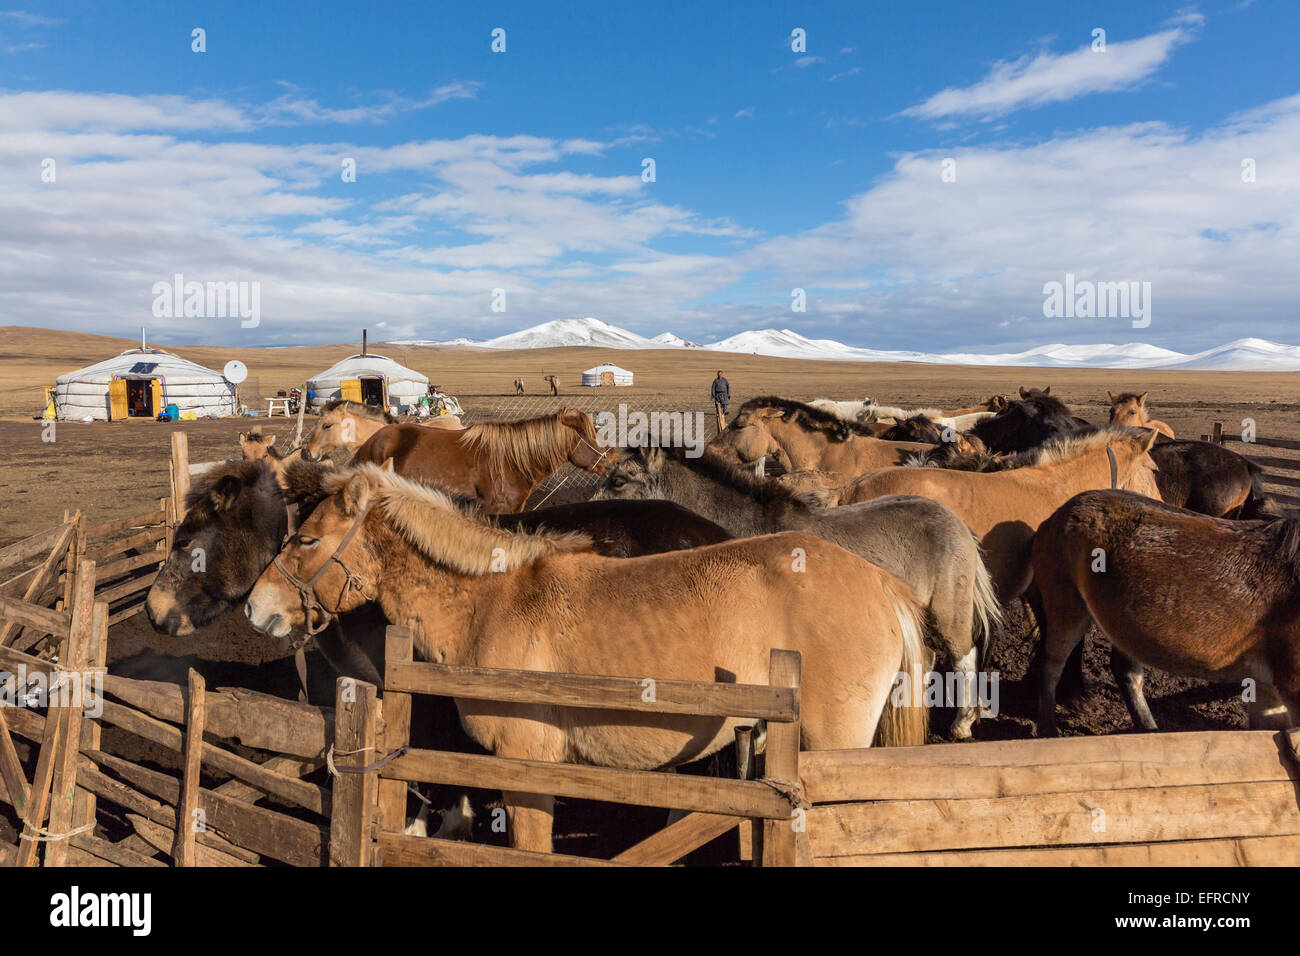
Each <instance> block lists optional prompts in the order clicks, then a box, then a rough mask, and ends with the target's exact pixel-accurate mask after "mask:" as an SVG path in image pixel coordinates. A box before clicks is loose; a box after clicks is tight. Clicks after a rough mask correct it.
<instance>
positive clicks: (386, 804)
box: [304, 393, 414, 833]
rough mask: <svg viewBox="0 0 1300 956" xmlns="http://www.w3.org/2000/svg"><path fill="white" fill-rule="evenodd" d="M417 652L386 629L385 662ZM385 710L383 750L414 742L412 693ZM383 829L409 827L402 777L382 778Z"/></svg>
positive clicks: (403, 630) (389, 699) (400, 630)
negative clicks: (407, 825)
mask: <svg viewBox="0 0 1300 956" xmlns="http://www.w3.org/2000/svg"><path fill="white" fill-rule="evenodd" d="M304 394H305V393H304ZM413 653H414V651H413V648H412V645H411V629H410V628H408V627H398V626H396V625H392V626H389V627H388V629H387V630H386V631H385V632H384V663H385V665H391V664H399V663H409V662H410V661H411V660H412V657H413ZM382 714H383V736H382V744H381V746H382V749H383V752H384V753H392V752H393V751H394V750H397V749H398V748H399V747H405V746H407V745H408V744H410V742H411V695H410V694H403V693H401V692H399V691H395V690H392V689H389V688H385V690H384V700H383V708H382ZM379 830H380V832H381V833H383V832H388V833H403V832H405V830H406V783H405V782H404V781H402V780H389V779H380V781H379Z"/></svg>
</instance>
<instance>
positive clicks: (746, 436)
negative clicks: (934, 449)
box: [708, 396, 929, 481]
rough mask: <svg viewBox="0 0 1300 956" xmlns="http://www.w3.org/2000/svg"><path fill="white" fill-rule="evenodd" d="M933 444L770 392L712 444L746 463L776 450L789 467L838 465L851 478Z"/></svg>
mask: <svg viewBox="0 0 1300 956" xmlns="http://www.w3.org/2000/svg"><path fill="white" fill-rule="evenodd" d="M928 447H929V446H928V445H926V444H923V443H920V442H907V441H881V440H880V439H878V438H875V437H873V436H872V435H871V433H870V431H869V430H868V429H867V428H866V427H864V426H862V425H858V424H855V423H853V422H847V421H844V420H843V419H842V418H838V417H836V416H835V415H834V414H833V413H831V412H828V411H825V410H823V409H820V408H813V407H812V406H811V405H805V404H804V403H803V402H795V401H791V400H789V399H784V398H776V397H774V396H767V397H764V398H751V399H750V400H749V401H747V402H746V403H745V404H744V405H742V406H740V411H739V412H738V413H737V414H736V417H735V418H734V419H732V420H731V424H730V425H728V426H727V428H726V430H725V431H723V432H722V433H721V434H719V435H718V437H717V438H715V439H714V440H713V441H712V442H710V443H709V445H708V450H709V452H711V453H712V454H714V455H715V456H717V457H718V458H721V459H724V460H727V461H731V462H737V463H738V464H742V465H747V464H749V463H750V462H755V461H758V460H760V459H762V458H765V457H766V456H768V455H771V456H773V457H774V458H776V460H777V461H778V462H779V463H780V464H781V467H782V468H784V469H785V470H786V471H805V470H816V471H833V472H837V473H839V474H841V475H843V476H844V478H845V480H846V481H847V480H849V479H851V478H855V477H857V476H858V475H861V474H863V473H864V472H868V471H871V470H872V469H874V468H884V467H886V466H889V465H900V464H902V463H903V459H904V458H905V457H906V456H907V455H909V454H911V453H913V452H917V451H923V450H925V449H926V448H928Z"/></svg>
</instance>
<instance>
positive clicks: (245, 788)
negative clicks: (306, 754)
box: [212, 757, 324, 803]
mask: <svg viewBox="0 0 1300 956" xmlns="http://www.w3.org/2000/svg"><path fill="white" fill-rule="evenodd" d="M323 763H324V761H323V760H304V759H302V758H300V757H272V758H271V759H270V760H267V761H265V762H264V763H262V764H259V766H260V767H261V768H262V769H263V770H265V771H267V772H268V773H274V774H279V775H280V776H282V777H305V776H306V775H307V774H309V773H312V772H313V771H315V770H319V769H320V767H321V765H322V764H323ZM212 792H213V793H219V794H221V795H222V796H225V797H230V798H231V799H232V800H242V801H244V802H245V803H256V802H257V801H258V800H261V799H262V798H263V797H265V796H266V793H265V792H264V791H262V790H259V789H258V788H257V787H250V786H249V785H248V784H246V783H244V781H242V780H239V779H234V780H227V781H226V782H225V783H223V784H222V785H221V786H219V787H217V788H216V789H214V790H213V791H212Z"/></svg>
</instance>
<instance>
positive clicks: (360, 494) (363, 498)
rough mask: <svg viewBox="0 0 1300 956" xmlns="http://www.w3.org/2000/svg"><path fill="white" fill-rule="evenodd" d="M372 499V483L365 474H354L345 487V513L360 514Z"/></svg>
mask: <svg viewBox="0 0 1300 956" xmlns="http://www.w3.org/2000/svg"><path fill="white" fill-rule="evenodd" d="M369 500H370V485H368V484H366V479H365V476H364V475H353V476H352V477H351V478H349V479H348V483H347V485H346V486H345V487H344V489H343V513H344V514H345V515H354V514H358V513H359V512H360V511H361V509H362V508H364V507H365V506H366V502H367V501H369Z"/></svg>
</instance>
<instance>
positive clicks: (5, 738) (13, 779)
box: [0, 707, 31, 818]
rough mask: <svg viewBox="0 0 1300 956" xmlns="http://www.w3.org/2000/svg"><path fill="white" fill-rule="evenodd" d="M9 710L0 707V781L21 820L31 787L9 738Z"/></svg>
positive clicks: (25, 809)
mask: <svg viewBox="0 0 1300 956" xmlns="http://www.w3.org/2000/svg"><path fill="white" fill-rule="evenodd" d="M9 709H11V708H8V707H0V780H3V781H4V785H5V794H6V795H7V796H8V803H9V805H10V806H11V807H13V808H14V809H15V810H17V811H18V816H19V817H20V818H21V817H23V816H24V815H25V814H26V812H27V804H28V801H29V800H30V799H31V787H30V786H29V785H28V783H27V775H26V774H25V773H24V772H23V765H22V762H21V761H19V759H18V751H17V750H16V749H15V748H14V741H13V738H12V737H10V736H9V722H8V721H6V720H5V711H6V710H9Z"/></svg>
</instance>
